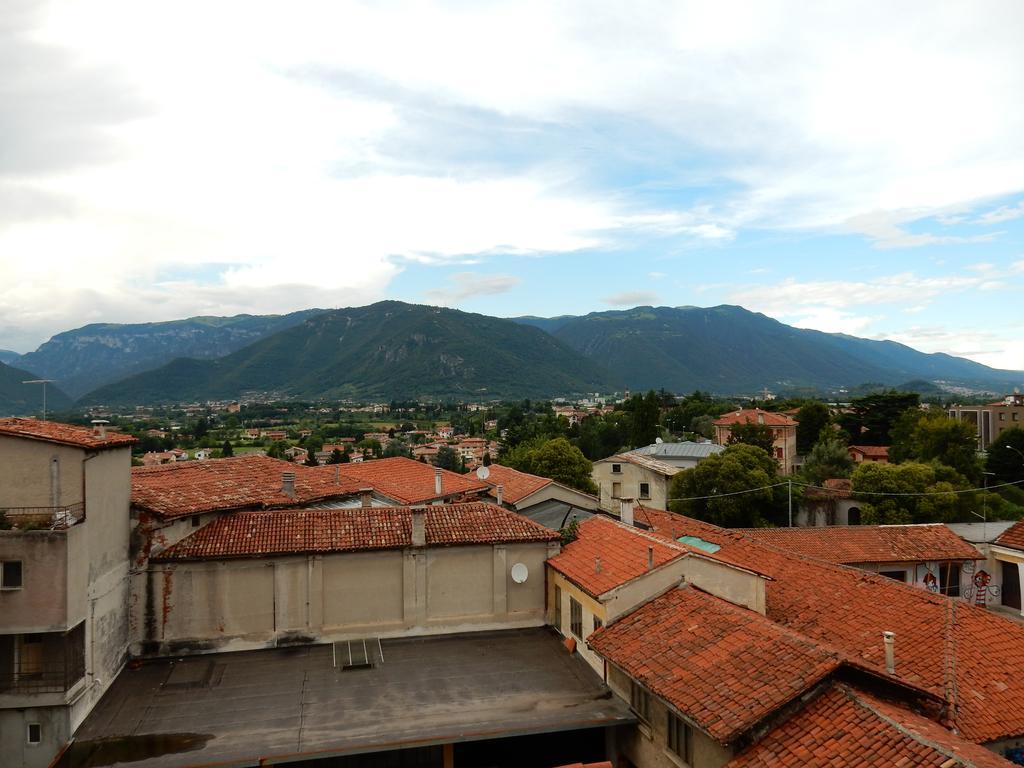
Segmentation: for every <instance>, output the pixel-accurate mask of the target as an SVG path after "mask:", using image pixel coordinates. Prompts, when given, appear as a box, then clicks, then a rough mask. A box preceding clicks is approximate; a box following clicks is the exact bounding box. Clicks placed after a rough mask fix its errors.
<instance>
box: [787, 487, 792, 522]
mask: <svg viewBox="0 0 1024 768" xmlns="http://www.w3.org/2000/svg"><path fill="white" fill-rule="evenodd" d="M786 485H787V486H789V527H790V528H792V527H793V479H792V478H788V479H787V480H786Z"/></svg>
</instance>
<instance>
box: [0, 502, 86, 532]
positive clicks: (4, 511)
mask: <svg viewBox="0 0 1024 768" xmlns="http://www.w3.org/2000/svg"><path fill="white" fill-rule="evenodd" d="M83 520H85V504H83V503H82V502H79V503H77V504H66V505H64V506H61V507H4V506H0V530H17V531H38V530H51V531H58V530H63V529H65V528H70V527H71V526H73V525H76V524H78V523H80V522H82V521H83Z"/></svg>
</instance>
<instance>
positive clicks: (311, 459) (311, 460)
mask: <svg viewBox="0 0 1024 768" xmlns="http://www.w3.org/2000/svg"><path fill="white" fill-rule="evenodd" d="M303 464H305V465H306V466H307V467H319V466H320V462H319V461H317V460H316V453H314V452H313V451H306V460H305V461H304V462H303Z"/></svg>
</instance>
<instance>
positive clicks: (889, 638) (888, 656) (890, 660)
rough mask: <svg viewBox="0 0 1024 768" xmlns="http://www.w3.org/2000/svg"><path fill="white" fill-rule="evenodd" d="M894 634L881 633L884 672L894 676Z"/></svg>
mask: <svg viewBox="0 0 1024 768" xmlns="http://www.w3.org/2000/svg"><path fill="white" fill-rule="evenodd" d="M895 641H896V633H895V632H888V631H886V632H883V633H882V642H883V643H884V644H885V671H886V672H888V673H889V674H890V675H894V674H896V648H895Z"/></svg>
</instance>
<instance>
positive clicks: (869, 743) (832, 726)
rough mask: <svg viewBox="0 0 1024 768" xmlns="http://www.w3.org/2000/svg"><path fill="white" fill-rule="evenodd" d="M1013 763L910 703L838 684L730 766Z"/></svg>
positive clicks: (974, 767) (978, 767) (976, 767)
mask: <svg viewBox="0 0 1024 768" xmlns="http://www.w3.org/2000/svg"><path fill="white" fill-rule="evenodd" d="M838 765H856V766H864V767H865V768H869V767H871V766H877V768H891V766H934V768H957V767H960V766H962V767H963V768H1009V766H1011V765H1012V763H1010V762H1009V761H1008V760H1004V759H1003V758H1002V757H999V756H998V755H996V754H995V753H994V752H990V751H989V750H987V749H985V748H984V747H980V746H978V745H977V744H972V743H971V742H969V741H965V740H964V739H962V738H960V737H958V736H956V735H955V734H953V733H951V732H950V731H947V730H946V729H945V728H943V727H942V726H941V725H939V724H938V723H935V722H933V721H932V720H929V719H928V718H926V717H923V716H921V715H918V714H915V713H914V712H911V711H910V710H908V709H905V708H904V707H901V706H898V705H895V704H892V703H890V702H886V701H883V700H881V699H878V698H876V697H874V696H871V695H869V694H867V693H864V692H862V691H859V690H856V689H853V688H850V687H849V686H846V685H839V684H837V685H834V686H833V687H831V688H830V689H829V690H827V691H826V692H825V693H823V694H822V695H821V696H819V697H817V698H816V699H814V700H813V701H811V702H810V703H809V704H808V705H807V706H806V707H805V708H804V709H803V710H801V711H800V712H799V713H797V714H795V715H793V716H792V717H790V718H789V719H788V720H786V721H785V722H784V723H782V724H781V725H779V726H777V727H776V728H774V729H772V730H771V731H769V732H768V734H767V735H765V736H764V737H763V738H762V739H760V740H759V741H757V742H756V743H755V744H754V745H753V746H751V747H750V748H748V749H747V750H746V751H745V752H742V753H741V754H739V755H737V756H736V757H735V758H733V759H732V761H730V762H729V763H727V764H726V768H797V767H798V766H799V768H819V767H820V768H832V767H833V766H838Z"/></svg>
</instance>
